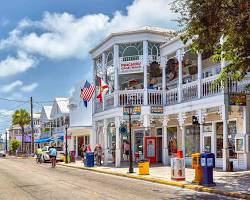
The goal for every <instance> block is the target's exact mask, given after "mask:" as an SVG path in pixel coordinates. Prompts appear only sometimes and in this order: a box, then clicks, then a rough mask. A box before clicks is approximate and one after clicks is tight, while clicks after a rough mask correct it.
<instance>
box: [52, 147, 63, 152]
mask: <svg viewBox="0 0 250 200" xmlns="http://www.w3.org/2000/svg"><path fill="white" fill-rule="evenodd" d="M51 148H52V147H50V148H49V150H50V149H51ZM54 148H55V149H56V150H57V151H62V147H54Z"/></svg>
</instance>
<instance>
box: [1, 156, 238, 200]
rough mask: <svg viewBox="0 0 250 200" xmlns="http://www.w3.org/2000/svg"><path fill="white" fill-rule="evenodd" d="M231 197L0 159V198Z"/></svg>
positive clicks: (138, 199) (131, 199) (132, 199)
mask: <svg viewBox="0 0 250 200" xmlns="http://www.w3.org/2000/svg"><path fill="white" fill-rule="evenodd" d="M31 199H32V200H33V199H39V200H40V199H43V200H57V199H58V200H68V199H70V200H71V199H72V200H78V199H81V200H88V199H94V200H99V199H100V200H106V199H112V200H116V199H119V200H120V199H122V200H123V199H124V200H126V199H129V200H155V199H162V200H166V199H220V200H221V199H233V198H228V197H223V196H218V195H214V194H208V193H200V192H196V191H192V190H188V189H182V188H177V187H171V186H166V185H161V184H155V183H149V182H145V181H140V180H133V179H128V178H123V177H116V176H112V175H104V174H99V173H95V172H88V171H84V170H80V169H71V168H67V167H63V166H57V167H56V168H54V169H53V168H51V167H50V164H49V163H47V164H36V163H35V161H32V160H28V159H17V158H7V159H3V158H0V200H31Z"/></svg>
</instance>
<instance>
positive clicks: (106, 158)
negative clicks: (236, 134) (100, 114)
mask: <svg viewBox="0 0 250 200" xmlns="http://www.w3.org/2000/svg"><path fill="white" fill-rule="evenodd" d="M107 123H108V122H107V120H106V119H104V120H103V133H104V161H103V162H104V165H105V166H106V165H108V131H107V127H108V124H107Z"/></svg>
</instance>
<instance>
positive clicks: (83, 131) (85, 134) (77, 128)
mask: <svg viewBox="0 0 250 200" xmlns="http://www.w3.org/2000/svg"><path fill="white" fill-rule="evenodd" d="M84 83H85V81H84V80H82V81H79V82H78V83H77V84H76V86H75V87H74V92H73V93H72V95H71V97H70V98H69V118H70V127H69V129H68V139H69V140H68V143H69V150H70V151H72V150H74V151H75V152H76V156H77V157H80V156H81V147H82V145H90V143H91V141H90V138H91V134H92V102H89V103H88V105H87V108H86V107H85V106H84V104H83V100H82V99H81V98H80V92H81V89H82V87H83V85H84Z"/></svg>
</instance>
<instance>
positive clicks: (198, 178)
mask: <svg viewBox="0 0 250 200" xmlns="http://www.w3.org/2000/svg"><path fill="white" fill-rule="evenodd" d="M192 168H193V169H195V178H194V180H193V181H192V182H193V183H196V184H199V185H201V183H202V168H201V154H200V153H194V154H192Z"/></svg>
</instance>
